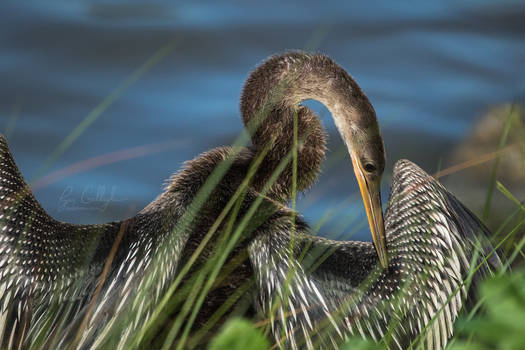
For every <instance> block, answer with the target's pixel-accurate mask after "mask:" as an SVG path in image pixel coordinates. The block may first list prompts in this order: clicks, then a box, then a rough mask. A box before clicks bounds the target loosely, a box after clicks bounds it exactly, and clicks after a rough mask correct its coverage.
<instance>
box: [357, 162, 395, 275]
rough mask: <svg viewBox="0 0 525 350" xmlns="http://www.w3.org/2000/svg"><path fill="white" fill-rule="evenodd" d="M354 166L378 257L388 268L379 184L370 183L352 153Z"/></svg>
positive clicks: (382, 264)
mask: <svg viewBox="0 0 525 350" xmlns="http://www.w3.org/2000/svg"><path fill="white" fill-rule="evenodd" d="M350 155H351V158H352V165H353V166H354V173H355V177H356V178H357V183H358V184H359V189H360V190H361V196H363V203H364V204H365V210H366V216H367V217H368V224H369V225H370V232H371V233H372V239H373V241H374V246H375V248H376V252H377V256H378V257H379V262H380V263H381V266H382V267H383V268H384V269H386V268H387V267H388V257H387V254H386V239H385V226H384V223H383V210H382V208H381V193H380V184H379V183H370V182H368V181H367V179H366V177H365V176H364V174H363V171H362V170H361V166H360V165H359V162H358V160H357V158H356V156H355V155H354V154H353V153H352V152H351V153H350Z"/></svg>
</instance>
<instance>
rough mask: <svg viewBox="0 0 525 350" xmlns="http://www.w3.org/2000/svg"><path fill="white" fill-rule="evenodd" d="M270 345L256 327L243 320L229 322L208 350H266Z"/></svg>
mask: <svg viewBox="0 0 525 350" xmlns="http://www.w3.org/2000/svg"><path fill="white" fill-rule="evenodd" d="M269 348H270V344H269V343H268V340H267V339H266V337H265V336H264V335H263V334H262V333H261V332H260V331H259V330H257V329H256V328H255V326H254V325H253V324H252V323H250V322H248V321H246V320H242V319H233V320H230V321H228V322H227V323H226V324H225V325H224V327H223V329H222V331H221V332H220V333H219V334H218V335H217V336H216V337H215V338H214V339H213V340H212V341H211V344H210V346H209V348H208V350H247V349H250V350H266V349H269Z"/></svg>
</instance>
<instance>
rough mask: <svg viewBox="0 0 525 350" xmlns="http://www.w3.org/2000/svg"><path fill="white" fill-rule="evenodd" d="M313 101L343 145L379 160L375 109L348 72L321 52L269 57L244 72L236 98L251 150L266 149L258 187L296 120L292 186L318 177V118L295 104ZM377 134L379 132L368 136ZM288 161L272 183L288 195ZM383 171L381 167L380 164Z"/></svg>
mask: <svg viewBox="0 0 525 350" xmlns="http://www.w3.org/2000/svg"><path fill="white" fill-rule="evenodd" d="M308 99H313V100H318V101H320V102H321V103H323V104H324V105H325V106H326V107H327V108H328V110H329V111H330V112H331V114H332V117H333V118H334V121H335V124H336V126H337V128H338V130H339V132H340V134H341V136H342V138H343V140H344V141H345V143H346V144H347V146H348V148H349V149H350V148H359V149H360V152H361V153H363V155H364V157H367V156H368V155H367V154H370V157H371V158H374V159H376V158H377V159H380V160H379V166H380V167H384V148H383V142H382V139H381V137H380V134H379V127H378V123H377V119H376V115H375V112H374V109H373V107H372V105H371V103H370V102H369V100H368V98H367V97H366V95H365V94H364V93H363V91H362V90H361V88H360V87H359V86H358V85H357V83H356V82H355V81H354V79H352V77H351V76H350V75H349V74H348V73H347V72H346V71H345V70H344V69H343V68H341V67H340V66H339V65H338V64H337V63H335V62H334V61H333V60H332V59H330V58H329V57H327V56H324V55H312V54H307V53H303V52H289V53H285V54H282V55H277V56H273V57H271V58H269V59H268V60H266V61H265V62H264V63H263V64H261V65H260V66H259V67H258V68H256V69H255V71H253V72H252V73H251V74H250V76H249V77H248V79H247V81H246V84H245V85H244V89H243V92H242V97H241V114H242V118H243V121H244V124H245V126H246V127H247V128H248V130H249V132H250V134H251V136H252V143H253V148H254V149H255V153H256V154H257V152H262V151H263V150H264V151H265V152H267V155H266V158H265V160H264V162H263V163H262V165H261V168H260V171H259V172H258V174H257V176H256V178H255V182H254V184H255V185H256V186H257V185H259V186H262V184H264V183H266V182H267V181H268V179H270V177H271V175H272V173H273V172H274V171H275V170H276V169H277V168H278V167H279V164H280V163H281V162H282V161H283V160H284V159H285V157H286V156H287V155H289V154H290V153H291V152H292V149H293V144H294V120H296V121H297V131H298V132H297V134H298V155H297V160H298V162H297V190H298V191H303V190H305V189H307V188H308V187H310V186H311V185H312V184H313V182H314V181H315V179H316V178H317V176H318V174H319V171H320V167H321V163H322V161H323V159H324V155H325V150H326V137H325V132H324V129H323V127H322V125H321V122H320V120H319V118H318V117H317V116H316V115H315V113H314V112H312V111H311V110H310V109H308V108H307V107H305V106H299V103H300V102H302V101H304V100H308ZM375 134H377V135H378V137H373V138H372V137H370V135H375ZM291 164H292V162H291V161H289V164H288V166H286V167H285V168H284V170H283V171H282V173H281V174H280V176H279V177H278V179H277V181H276V182H275V183H274V184H273V186H272V193H273V195H274V196H275V197H278V198H289V196H290V194H291V189H292V178H293V171H292V165H291ZM381 170H382V169H381Z"/></svg>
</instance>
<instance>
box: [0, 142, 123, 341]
mask: <svg viewBox="0 0 525 350" xmlns="http://www.w3.org/2000/svg"><path fill="white" fill-rule="evenodd" d="M119 227H120V224H119V223H109V224H104V225H71V224H67V223H62V222H58V221H56V220H54V219H53V218H51V217H50V216H49V215H48V214H47V213H46V212H45V210H44V209H43V208H42V206H41V205H40V204H39V203H38V201H37V200H36V199H35V197H34V196H33V194H32V192H31V190H30V188H29V187H28V185H27V183H26V182H25V181H24V179H23V177H22V175H21V174H20V172H19V170H18V168H17V166H16V164H15V162H14V160H13V157H12V155H11V153H10V151H9V149H8V146H7V142H6V140H5V138H4V137H3V136H2V135H0V314H1V316H0V339H1V342H0V344H1V347H2V348H3V347H5V348H9V349H11V348H15V346H17V344H19V343H22V342H23V341H24V340H23V339H25V338H27V335H28V333H29V332H31V329H32V327H31V326H30V325H31V324H35V322H32V321H31V320H33V321H35V320H39V319H41V316H43V314H44V313H45V312H46V309H48V308H50V307H51V306H52V305H59V304H60V303H63V302H64V301H65V300H76V301H77V302H76V303H74V304H76V305H70V307H71V309H72V310H71V311H70V312H72V313H74V312H78V310H75V309H76V308H78V307H80V306H81V305H83V304H84V303H85V301H86V300H88V299H89V297H90V295H91V294H92V293H93V289H94V286H95V285H96V279H97V277H98V276H99V275H100V271H101V269H102V267H103V264H104V261H105V260H106V258H107V256H108V253H109V251H110V249H111V246H112V244H113V242H114V239H115V237H116V235H117V234H118V232H119ZM47 311H49V310H47ZM36 323H38V322H36Z"/></svg>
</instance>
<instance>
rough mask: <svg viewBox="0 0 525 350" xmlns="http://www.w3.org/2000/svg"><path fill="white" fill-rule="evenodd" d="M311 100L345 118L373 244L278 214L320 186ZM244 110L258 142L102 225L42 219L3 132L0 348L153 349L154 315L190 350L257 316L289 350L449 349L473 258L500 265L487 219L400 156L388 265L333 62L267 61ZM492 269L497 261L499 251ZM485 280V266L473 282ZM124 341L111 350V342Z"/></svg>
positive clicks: (205, 161) (318, 130) (342, 127)
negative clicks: (324, 349) (324, 233)
mask: <svg viewBox="0 0 525 350" xmlns="http://www.w3.org/2000/svg"><path fill="white" fill-rule="evenodd" d="M306 98H316V99H319V100H320V101H321V102H323V103H325V104H326V105H327V106H328V107H329V108H330V110H331V111H332V114H333V116H334V118H335V119H336V125H337V127H338V129H339V131H340V132H341V134H342V136H343V138H344V140H345V142H346V144H347V146H348V148H349V150H350V153H351V156H352V162H353V164H354V168H355V169H356V175H358V181H359V184H360V188H361V191H362V193H363V199H364V200H365V207H366V208H367V214H368V215H369V221H370V225H371V230H372V234H373V237H374V243H375V244H374V245H372V244H371V243H368V242H335V241H331V240H327V239H323V238H320V237H315V236H312V235H311V234H310V233H309V232H308V226H307V225H306V224H305V223H304V222H303V221H302V219H301V218H300V216H298V215H297V213H294V212H292V211H291V210H290V209H288V208H287V207H286V206H285V203H286V201H287V200H288V199H289V198H290V197H291V196H292V195H293V193H294V189H296V190H297V191H303V190H305V189H307V188H308V187H309V186H310V185H311V184H312V183H313V181H314V180H315V178H316V177H317V175H318V173H319V169H320V165H321V162H322V159H323V157H324V151H325V139H324V132H323V130H322V127H321V125H320V122H319V120H318V119H317V118H316V116H315V114H314V113H313V112H311V111H310V110H309V109H308V108H306V107H304V106H299V107H297V103H298V102H300V101H302V100H304V99H306ZM241 112H242V115H243V119H244V122H245V124H246V126H247V128H248V130H249V131H250V133H251V134H252V142H253V145H252V146H251V147H247V148H242V147H239V148H237V147H232V148H228V147H224V148H216V149H213V150H211V151H208V152H206V153H204V154H202V155H200V156H198V157H197V158H195V159H194V160H192V161H190V162H188V163H187V164H186V165H185V167H184V169H182V170H181V171H179V172H178V173H176V174H174V175H173V176H172V177H171V178H170V180H169V182H168V184H167V186H166V188H165V190H164V191H163V193H162V194H161V195H160V196H159V197H158V198H157V199H155V200H154V201H153V202H152V203H151V204H149V205H148V206H147V207H146V208H144V209H143V210H142V211H141V212H139V213H138V214H137V215H136V216H134V217H132V218H129V219H127V220H123V221H121V222H114V223H108V224H103V225H72V224H67V223H61V222H57V221H56V220H54V219H53V218H51V217H50V216H49V215H47V214H46V213H45V211H44V209H43V208H42V207H41V206H40V204H39V203H38V202H37V201H36V199H35V198H34V196H33V194H32V193H31V190H30V189H29V187H28V185H27V184H26V183H25V182H24V180H23V178H22V176H21V174H20V173H19V171H18V169H17V167H16V165H15V163H14V160H13V158H12V156H11V154H10V152H9V149H8V148H7V143H6V141H5V139H4V138H3V137H1V136H0V180H1V183H0V205H1V206H0V254H1V255H0V307H1V310H0V311H1V314H0V339H1V344H0V345H1V346H2V347H7V348H15V347H20V348H28V347H32V348H38V347H39V346H40V347H41V348H50V347H55V348H57V347H62V348H67V347H68V346H70V345H71V344H73V345H74V346H75V347H78V348H83V349H89V348H96V347H97V346H106V347H107V346H109V345H111V347H112V348H113V347H117V346H120V347H127V346H130V345H131V344H134V342H140V341H141V340H144V339H149V340H150V341H153V340H151V339H152V338H153V339H155V335H153V336H152V335H151V334H149V335H148V334H147V333H142V330H143V329H144V326H145V325H146V326H149V322H150V321H151V320H152V319H155V320H158V319H159V313H158V311H159V305H160V310H162V311H165V310H168V312H171V317H168V318H167V319H168V321H169V322H166V323H167V326H166V330H165V332H163V333H162V332H161V331H162V330H160V331H159V332H161V333H162V334H163V335H164V336H166V335H167V338H166V339H168V340H169V339H170V336H172V335H171V333H170V332H171V331H172V330H173V329H177V331H176V332H175V333H174V335H173V339H174V340H175V341H179V342H183V341H185V340H180V339H181V338H182V339H187V338H185V337H186V336H187V335H188V334H189V333H191V332H197V334H199V337H200V339H193V340H192V339H190V340H189V343H186V344H187V345H188V344H190V345H193V346H199V345H201V343H200V341H202V342H203V343H205V342H206V341H207V339H208V336H209V334H210V333H207V331H209V332H212V331H213V330H215V329H216V328H217V327H218V325H220V324H221V322H222V321H223V320H224V319H226V318H227V317H228V316H229V315H230V314H241V315H247V314H248V315H250V314H252V312H253V309H257V311H258V312H259V317H263V318H266V317H267V319H268V320H269V324H270V325H271V331H272V334H273V336H274V338H275V339H276V341H277V342H279V343H280V344H281V345H282V346H283V347H285V348H314V347H316V346H320V345H323V346H337V345H339V344H341V342H342V341H343V340H344V339H345V338H346V337H347V336H349V335H350V334H355V335H362V336H371V337H373V338H375V339H379V338H382V337H383V336H385V337H386V338H385V339H387V343H388V344H389V346H390V347H392V348H396V347H400V348H404V347H405V346H406V345H407V344H409V343H410V342H412V341H417V340H416V338H417V336H418V335H419V334H421V333H422V332H424V329H425V328H428V329H429V330H430V331H429V332H427V333H426V334H427V335H425V337H426V339H427V340H426V341H425V342H422V343H421V344H423V345H424V346H425V347H426V348H428V349H438V348H440V347H442V346H444V344H446V341H447V339H448V338H449V337H450V335H451V334H452V322H453V321H454V319H455V318H456V316H457V314H458V312H459V310H460V309H461V307H462V305H463V304H464V300H465V298H466V297H467V295H468V294H467V289H468V285H464V282H465V281H466V277H467V274H468V270H469V266H470V264H471V263H472V261H471V260H473V261H474V262H478V261H481V258H483V257H487V256H488V255H489V253H488V252H489V248H488V245H486V244H485V243H483V244H482V245H481V246H479V244H478V243H477V240H478V238H479V239H481V240H483V237H484V233H485V231H484V230H485V229H484V228H483V225H482V224H481V223H480V222H479V221H477V219H476V218H475V217H474V216H473V215H472V214H471V213H470V212H469V211H468V210H467V209H465V208H464V207H463V206H462V205H461V204H460V203H459V202H458V201H457V200H456V199H455V198H454V197H453V196H452V195H450V194H449V193H448V192H447V191H446V190H445V189H444V188H443V187H442V186H441V185H439V184H438V183H437V182H436V181H435V180H433V179H432V178H431V177H430V176H428V175H427V174H425V173H424V172H423V171H422V170H420V169H419V168H417V166H415V165H413V164H412V163H409V162H407V161H402V162H399V163H398V165H397V166H396V169H395V170H394V177H393V185H392V194H391V201H390V203H389V206H388V209H387V212H386V221H385V223H386V238H387V241H388V252H389V257H390V261H388V260H387V255H386V250H385V244H384V239H385V235H384V232H385V231H383V226H382V213H380V211H381V207H380V196H379V188H378V184H379V182H380V178H381V174H382V171H383V168H384V151H383V144H382V140H381V137H380V134H379V128H378V125H377V120H376V118H375V112H374V111H373V108H372V106H371V104H370V102H369V101H368V99H367V98H366V96H365V95H364V93H363V92H362V91H361V90H360V88H359V87H358V86H357V84H356V83H355V82H354V81H353V79H352V78H351V77H350V76H349V75H348V74H347V73H346V72H345V71H344V70H343V69H342V68H340V67H339V66H338V65H337V64H335V63H334V62H333V61H332V60H330V59H329V58H327V57H326V56H321V55H307V54H303V53H288V54H284V55H281V56H275V57H273V58H271V59H269V60H268V61H267V62H266V63H264V64H263V65H262V66H260V67H259V68H258V69H257V70H255V71H254V72H253V73H252V75H251V76H250V78H249V79H248V82H247V83H246V85H245V88H244V91H243V98H242V101H241ZM336 115H339V117H337V118H336ZM340 115H345V116H346V119H345V118H341V117H340ZM294 139H295V140H296V141H294ZM295 146H297V148H295ZM365 146H370V147H365ZM294 149H296V150H297V162H292V159H293V158H294V157H293V154H294ZM292 164H295V165H296V166H297V167H296V168H295V169H294V167H293V166H292ZM363 169H364V170H363ZM358 170H359V173H358ZM366 194H371V195H370V197H366V196H365V195H366ZM378 199H379V202H377V200H378ZM378 203H379V204H378ZM378 205H379V209H378ZM378 215H379V216H378ZM480 237H481V238H480ZM476 247H480V249H479V250H478V251H477V250H476ZM374 248H375V249H374ZM477 252H478V253H477ZM221 254H222V256H221ZM378 257H379V259H378ZM379 262H380V263H381V265H383V266H384V267H386V268H383V269H382V268H381V267H380V266H379V264H378V263H379ZM489 262H490V263H492V264H493V265H497V263H498V259H497V256H496V255H492V258H491V259H490V261H489ZM488 271H489V270H488V265H487V264H485V265H484V264H482V266H481V268H480V269H479V270H478V271H477V272H476V273H475V274H473V276H472V280H473V281H474V282H477V281H478V280H479V279H480V278H482V277H483V276H485V275H486V274H487V273H488ZM208 281H211V282H210V283H208ZM208 284H209V285H208ZM467 284H469V283H467ZM400 290H401V291H405V290H406V291H407V292H408V294H407V295H406V296H403V295H400V294H399V293H398V292H399V291H400ZM166 293H168V294H166ZM200 293H202V298H200V296H201V294H200ZM165 295H168V296H169V298H168V299H167V300H168V301H169V302H166V300H163V298H164V297H165ZM254 300H255V301H254ZM188 303H189V304H188ZM167 305H170V307H169V308H167ZM223 305H230V307H229V308H226V309H225V310H222V309H221V306H223ZM251 305H255V307H252V306H251ZM187 306H189V308H188V307H187ZM192 308H193V309H195V310H198V311H195V312H194V311H193V310H192ZM179 316H180V317H179ZM433 318H435V321H433ZM161 319H162V320H164V318H161ZM164 321H165V320H164ZM212 321H213V322H212ZM389 327H390V328H389ZM146 328H147V327H146ZM115 329H117V330H118V334H120V335H121V336H120V337H119V338H118V339H115V337H111V336H109V335H111V334H112V331H114V330H115ZM202 330H205V331H202ZM199 331H201V333H199ZM148 336H149V338H148ZM283 339H284V340H283ZM192 341H193V343H192ZM35 345H36V346H35Z"/></svg>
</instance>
